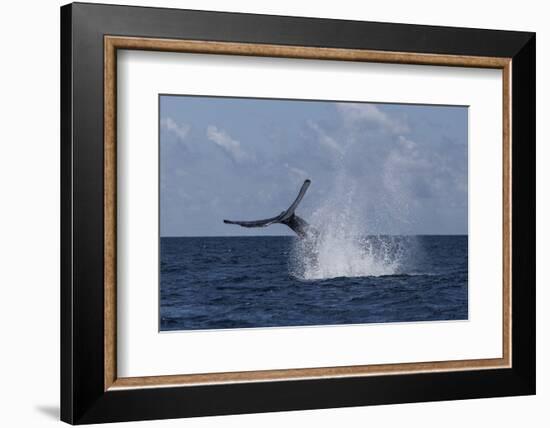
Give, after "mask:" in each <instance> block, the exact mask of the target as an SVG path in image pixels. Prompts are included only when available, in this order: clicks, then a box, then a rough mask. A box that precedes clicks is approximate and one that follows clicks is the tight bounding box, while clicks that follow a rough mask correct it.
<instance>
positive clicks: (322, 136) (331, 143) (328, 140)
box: [307, 120, 344, 154]
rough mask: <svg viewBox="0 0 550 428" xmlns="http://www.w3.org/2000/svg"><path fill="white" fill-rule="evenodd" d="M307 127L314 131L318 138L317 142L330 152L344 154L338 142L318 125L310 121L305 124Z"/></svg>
mask: <svg viewBox="0 0 550 428" xmlns="http://www.w3.org/2000/svg"><path fill="white" fill-rule="evenodd" d="M307 124H308V126H309V127H310V128H311V129H313V130H314V131H315V133H316V134H317V137H318V141H319V143H320V144H322V145H323V146H325V147H328V148H329V149H331V150H334V151H336V152H338V153H340V154H343V153H344V149H343V148H342V147H341V146H340V144H338V142H337V141H336V140H335V139H334V138H332V137H331V136H330V135H328V134H327V133H326V132H325V130H323V129H322V128H321V127H320V126H319V125H317V124H316V123H315V122H314V121H312V120H310V121H308V122H307Z"/></svg>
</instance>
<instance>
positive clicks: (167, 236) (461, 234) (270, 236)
mask: <svg viewBox="0 0 550 428" xmlns="http://www.w3.org/2000/svg"><path fill="white" fill-rule="evenodd" d="M468 235H469V234H468V233H371V234H367V235H365V236H468ZM159 237H160V238H279V237H290V238H297V236H295V235H290V234H289V235H160V236H159Z"/></svg>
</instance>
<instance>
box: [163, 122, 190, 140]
mask: <svg viewBox="0 0 550 428" xmlns="http://www.w3.org/2000/svg"><path fill="white" fill-rule="evenodd" d="M160 126H161V128H163V129H166V130H167V131H169V132H172V133H173V134H175V135H176V136H177V137H178V138H179V139H181V140H185V138H186V137H187V134H189V130H190V129H191V126H190V125H188V124H186V123H183V124H178V123H177V122H176V121H175V120H174V119H172V118H171V117H166V118H163V119H161V120H160Z"/></svg>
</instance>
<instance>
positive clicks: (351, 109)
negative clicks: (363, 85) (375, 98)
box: [336, 103, 409, 134]
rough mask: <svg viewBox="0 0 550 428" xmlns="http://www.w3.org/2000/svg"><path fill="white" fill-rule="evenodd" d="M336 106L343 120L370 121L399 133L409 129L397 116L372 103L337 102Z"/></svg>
mask: <svg viewBox="0 0 550 428" xmlns="http://www.w3.org/2000/svg"><path fill="white" fill-rule="evenodd" d="M336 108H337V109H338V111H339V112H340V114H342V116H343V117H344V119H345V120H347V121H348V122H351V123H358V122H359V123H361V122H364V123H370V124H374V125H377V126H379V127H380V128H382V129H384V130H386V131H388V132H390V133H392V134H401V133H406V132H408V131H409V127H408V125H407V124H406V123H405V122H404V121H403V120H400V119H399V118H396V117H391V116H390V115H388V114H387V113H385V112H383V111H382V110H380V109H379V108H378V107H377V106H376V105H374V104H362V103H337V104H336Z"/></svg>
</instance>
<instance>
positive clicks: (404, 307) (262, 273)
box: [159, 235, 468, 331]
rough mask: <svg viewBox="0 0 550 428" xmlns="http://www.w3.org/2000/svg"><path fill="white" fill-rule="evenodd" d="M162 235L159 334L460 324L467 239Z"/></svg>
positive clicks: (465, 285) (464, 304)
mask: <svg viewBox="0 0 550 428" xmlns="http://www.w3.org/2000/svg"><path fill="white" fill-rule="evenodd" d="M326 241H327V245H324V246H322V248H317V247H316V248H313V249H312V248H309V247H308V246H307V245H304V244H303V243H302V242H300V241H299V240H298V239H297V238H295V237H291V236H245V237H242V236H241V237H162V238H161V240H160V253H161V257H160V311H159V317H160V330H161V331H175V330H204V329H227V328H253V327H283V326H285V327H287V326H313V325H315V326H319V325H335V324H364V323H391V322H419V321H441V320H465V319H467V318H468V237H467V236H465V235H460V236H457V235H453V236H432V235H429V236H428V235H419V236H369V237H364V238H362V239H360V240H353V241H350V242H347V243H342V242H331V241H330V240H326Z"/></svg>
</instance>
